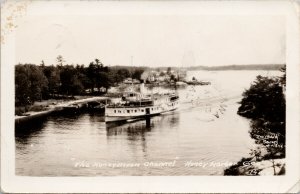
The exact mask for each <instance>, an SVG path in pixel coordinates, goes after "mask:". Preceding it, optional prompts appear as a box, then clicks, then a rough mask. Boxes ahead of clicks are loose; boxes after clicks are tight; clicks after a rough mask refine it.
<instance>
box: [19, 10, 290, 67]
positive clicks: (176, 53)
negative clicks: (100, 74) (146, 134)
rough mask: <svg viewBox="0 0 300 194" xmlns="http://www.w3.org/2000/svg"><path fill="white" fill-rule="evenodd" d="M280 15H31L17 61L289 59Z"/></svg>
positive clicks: (171, 62) (193, 62)
mask: <svg viewBox="0 0 300 194" xmlns="http://www.w3.org/2000/svg"><path fill="white" fill-rule="evenodd" d="M285 38H286V36H285V17H283V16H280V15H254V14H253V15H241V16H236V15H181V14H177V15H176V14H173V15H172V14H170V15H159V14H156V15H151V14H148V15H147V14H143V15H126V14H124V15H105V14H101V15H74V14H72V15H71V14H70V15H40V16H34V15H28V16H24V17H22V19H21V20H20V22H19V25H18V28H17V29H16V61H17V63H34V64H40V63H41V61H42V60H43V61H44V62H45V64H46V65H50V64H56V57H57V56H58V55H62V56H63V58H64V59H65V61H66V63H68V64H72V63H73V64H85V65H88V64H89V63H90V62H91V61H93V60H94V59H95V58H98V59H100V61H101V62H102V63H103V64H105V65H131V64H133V65H135V66H153V67H158V66H180V67H186V66H197V65H205V66H218V65H232V64H241V65H243V64H283V63H285V44H286V42H285Z"/></svg>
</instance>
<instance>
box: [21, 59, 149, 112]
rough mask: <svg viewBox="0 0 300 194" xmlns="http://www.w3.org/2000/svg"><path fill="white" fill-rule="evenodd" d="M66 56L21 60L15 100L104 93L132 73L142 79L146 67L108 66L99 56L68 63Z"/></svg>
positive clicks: (33, 100)
mask: <svg viewBox="0 0 300 194" xmlns="http://www.w3.org/2000/svg"><path fill="white" fill-rule="evenodd" d="M64 63H65V60H64V59H63V57H62V56H58V57H57V64H56V65H50V66H46V65H45V63H44V62H43V61H42V63H41V64H39V65H36V64H17V65H16V66H15V104H16V106H24V105H30V104H33V103H34V102H35V101H41V100H45V99H49V98H64V97H68V96H74V95H100V94H103V93H106V92H107V90H108V89H109V88H110V87H112V86H114V85H117V84H118V83H120V82H122V81H123V80H124V79H125V78H128V77H131V78H134V79H138V80H140V79H141V74H142V73H143V72H144V70H145V67H141V68H140V67H130V68H124V67H120V66H119V67H116V66H114V67H108V66H105V65H104V64H103V63H102V62H101V61H100V60H99V59H95V60H94V61H92V62H90V63H89V65H88V66H85V65H83V64H82V65H78V64H77V65H70V64H64Z"/></svg>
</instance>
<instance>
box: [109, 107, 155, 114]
mask: <svg viewBox="0 0 300 194" xmlns="http://www.w3.org/2000/svg"><path fill="white" fill-rule="evenodd" d="M151 110H152V111H154V110H158V107H154V108H151ZM134 112H135V113H136V112H145V109H131V110H123V111H122V110H114V113H134Z"/></svg>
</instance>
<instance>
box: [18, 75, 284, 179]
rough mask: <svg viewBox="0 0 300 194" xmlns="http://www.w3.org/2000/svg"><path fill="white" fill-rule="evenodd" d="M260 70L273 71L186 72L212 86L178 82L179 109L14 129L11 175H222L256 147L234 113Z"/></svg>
mask: <svg viewBox="0 0 300 194" xmlns="http://www.w3.org/2000/svg"><path fill="white" fill-rule="evenodd" d="M259 74H261V75H278V74H280V73H279V72H275V71H273V72H266V71H225V72H195V71H194V72H188V77H193V76H195V77H196V78H198V79H199V80H201V79H203V80H210V81H211V82H212V85H209V86H197V87H187V88H185V89H180V90H179V95H180V101H181V107H180V109H178V110H177V111H175V112H172V113H169V114H166V115H161V116H156V117H153V118H151V120H140V121H136V122H131V123H118V124H116V123H114V124H109V125H107V124H105V123H104V122H103V117H101V116H100V115H98V114H91V113H84V114H79V115H66V116H63V117H62V116H50V117H48V118H47V119H45V120H42V121H40V122H36V123H34V124H33V125H31V126H26V127H24V128H23V129H22V130H18V131H22V132H17V133H16V174H17V175H26V176H98V175H109V176H111V175H113V176H114V175H177V176H178V175H222V174H223V169H224V168H225V167H226V166H228V165H230V164H231V163H234V162H237V161H238V160H240V159H241V158H242V157H246V156H248V155H249V150H250V148H252V147H253V146H255V145H254V142H253V140H252V139H251V138H250V136H249V134H248V130H249V121H248V120H247V119H245V118H243V117H240V116H238V115H237V114H236V112H237V108H238V106H239V105H238V103H237V102H238V101H239V100H240V99H241V94H242V92H243V91H244V89H246V88H248V87H249V86H250V83H251V82H252V81H253V80H254V79H255V77H256V75H259ZM155 90H162V89H157V88H156V89H155Z"/></svg>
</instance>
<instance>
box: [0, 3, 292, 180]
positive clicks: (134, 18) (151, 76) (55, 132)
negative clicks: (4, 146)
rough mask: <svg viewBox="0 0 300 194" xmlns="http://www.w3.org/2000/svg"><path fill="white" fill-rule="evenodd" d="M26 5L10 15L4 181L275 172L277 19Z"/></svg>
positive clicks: (281, 56) (281, 116) (282, 156)
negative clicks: (10, 111)
mask: <svg viewBox="0 0 300 194" xmlns="http://www.w3.org/2000/svg"><path fill="white" fill-rule="evenodd" d="M94 3H95V2H94ZM50 4H51V3H50ZM95 4H97V3H95ZM34 5H35V4H34V3H33V5H32V6H33V7H30V5H28V6H29V7H28V9H27V11H28V12H27V13H28V14H25V13H24V14H23V15H21V16H14V15H12V18H14V17H18V26H17V27H15V29H14V31H15V51H16V53H15V64H11V65H14V94H15V95H14V104H15V107H14V114H15V116H14V122H15V129H14V131H15V135H14V136H15V137H14V138H15V175H17V176H29V177H60V176H67V177H73V176H85V177H91V176H203V175H205V176H209V175H212V176H265V175H268V176H284V175H285V174H286V69H288V67H286V18H285V16H282V15H275V14H273V15H267V14H265V15H255V14H245V15H234V14H231V15H230V14H202V15H201V14H181V13H177V14H168V13H165V14H164V13H155V14H151V13H144V14H128V13H120V14H109V13H101V14H99V13H100V11H101V10H102V9H101V7H100V8H99V11H97V9H98V7H97V6H96V5H95V6H92V7H93V9H91V12H92V13H93V14H74V11H72V10H73V9H75V8H74V6H73V4H68V3H66V5H65V6H63V8H62V10H63V14H54V13H53V14H51V13H49V14H40V15H38V14H37V15H35V14H29V11H30V9H34ZM67 13H72V14H67ZM77 13H78V12H77ZM9 16H10V15H8V16H7V18H8V19H9ZM8 19H7V20H6V19H5V22H7V23H8V22H10V21H8ZM3 41H5V39H3Z"/></svg>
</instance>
